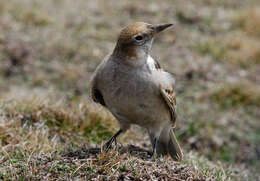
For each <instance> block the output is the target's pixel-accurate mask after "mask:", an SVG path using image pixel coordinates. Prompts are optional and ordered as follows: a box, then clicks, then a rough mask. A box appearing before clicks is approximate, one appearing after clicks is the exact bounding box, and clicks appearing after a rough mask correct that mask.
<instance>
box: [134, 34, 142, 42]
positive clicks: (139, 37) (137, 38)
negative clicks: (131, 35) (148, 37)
mask: <svg viewBox="0 0 260 181" xmlns="http://www.w3.org/2000/svg"><path fill="white" fill-rule="evenodd" d="M135 40H136V41H142V40H143V36H141V35H137V36H136V37H135Z"/></svg>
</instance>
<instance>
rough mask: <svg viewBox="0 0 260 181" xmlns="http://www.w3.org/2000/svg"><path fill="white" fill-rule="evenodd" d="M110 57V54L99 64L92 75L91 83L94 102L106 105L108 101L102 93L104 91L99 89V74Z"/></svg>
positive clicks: (91, 95) (91, 94)
mask: <svg viewBox="0 0 260 181" xmlns="http://www.w3.org/2000/svg"><path fill="white" fill-rule="evenodd" d="M108 58H109V56H107V57H105V59H104V60H103V61H102V62H101V63H100V64H99V66H98V67H97V69H96V70H95V72H94V75H93V76H92V79H91V83H90V84H91V89H90V97H91V99H92V100H93V101H94V102H96V103H99V104H101V105H103V106H105V107H106V103H105V100H104V97H103V95H102V92H101V91H100V90H99V89H98V76H99V74H100V72H101V71H102V69H103V68H104V66H105V64H106V62H107V60H108Z"/></svg>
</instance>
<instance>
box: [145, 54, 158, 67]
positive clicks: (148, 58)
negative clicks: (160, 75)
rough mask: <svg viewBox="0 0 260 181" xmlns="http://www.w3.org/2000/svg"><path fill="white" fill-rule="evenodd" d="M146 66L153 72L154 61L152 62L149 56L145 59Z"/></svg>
mask: <svg viewBox="0 0 260 181" xmlns="http://www.w3.org/2000/svg"><path fill="white" fill-rule="evenodd" d="M146 61H147V64H148V66H149V68H150V69H151V70H155V69H156V68H155V61H154V59H153V58H152V57H151V56H150V55H148V57H147V60H146Z"/></svg>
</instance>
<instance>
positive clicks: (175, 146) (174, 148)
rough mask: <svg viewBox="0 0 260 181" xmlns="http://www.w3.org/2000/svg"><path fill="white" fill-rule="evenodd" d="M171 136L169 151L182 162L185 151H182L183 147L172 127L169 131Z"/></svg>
mask: <svg viewBox="0 0 260 181" xmlns="http://www.w3.org/2000/svg"><path fill="white" fill-rule="evenodd" d="M169 137H170V139H169V142H168V152H169V154H170V155H171V157H172V158H173V159H174V160H175V161H179V162H181V161H182V157H183V153H182V150H181V147H180V145H179V143H178V141H177V138H176V136H175V134H174V132H173V128H171V129H170V131H169Z"/></svg>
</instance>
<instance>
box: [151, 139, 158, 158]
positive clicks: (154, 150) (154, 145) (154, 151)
mask: <svg viewBox="0 0 260 181" xmlns="http://www.w3.org/2000/svg"><path fill="white" fill-rule="evenodd" d="M157 142H158V139H157V138H156V137H155V138H154V141H153V151H152V155H151V157H153V156H154V154H155V153H156V146H157Z"/></svg>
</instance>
